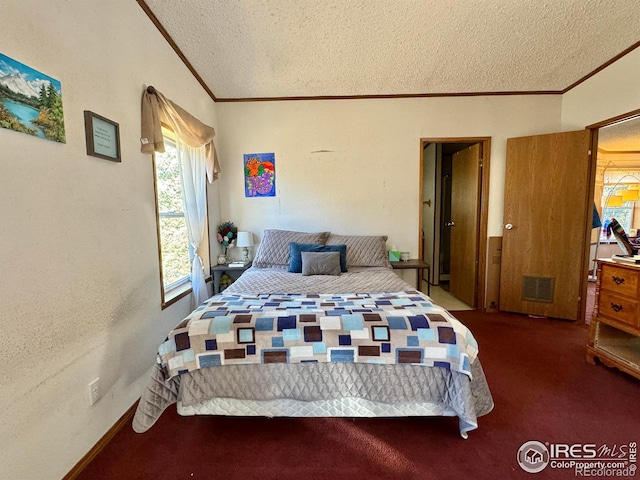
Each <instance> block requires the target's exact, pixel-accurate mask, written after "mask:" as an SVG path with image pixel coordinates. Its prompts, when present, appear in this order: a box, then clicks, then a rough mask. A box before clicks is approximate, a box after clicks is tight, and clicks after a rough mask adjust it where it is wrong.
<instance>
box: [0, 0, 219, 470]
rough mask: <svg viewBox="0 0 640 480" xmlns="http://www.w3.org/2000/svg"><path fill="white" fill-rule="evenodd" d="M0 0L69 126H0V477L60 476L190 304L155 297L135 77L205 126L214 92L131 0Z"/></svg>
mask: <svg viewBox="0 0 640 480" xmlns="http://www.w3.org/2000/svg"><path fill="white" fill-rule="evenodd" d="M45 3H46V8H45V5H44V4H45ZM1 10H2V14H1V15H2V28H0V51H1V52H2V53H3V54H5V55H8V56H10V57H12V58H14V59H16V60H18V61H21V62H23V63H26V64H27V65H29V66H31V67H34V68H36V69H38V70H40V71H42V72H44V73H46V74H48V75H51V76H53V77H54V78H57V79H58V80H60V81H61V82H62V93H63V102H64V117H65V124H66V136H67V142H66V144H58V143H55V142H50V141H46V140H42V139H39V138H35V137H30V136H28V135H25V134H21V133H17V132H13V131H11V130H7V129H0V205H2V208H1V212H2V213H0V220H1V225H2V234H1V235H0V272H2V274H1V275H0V328H1V331H2V341H1V344H2V346H1V347H0V352H1V355H0V356H1V358H2V372H3V373H2V375H1V376H0V432H1V433H2V434H1V435H0V478H2V479H5V478H6V479H20V480H28V479H38V480H40V479H45V478H51V479H57V478H61V477H62V476H64V475H65V474H66V473H67V472H68V471H69V470H70V469H71V468H72V467H73V466H74V464H75V463H76V462H77V461H78V460H79V459H80V458H81V457H82V456H83V455H84V454H85V453H87V451H88V450H89V449H90V448H91V447H92V446H93V445H94V444H95V443H96V442H97V441H98V440H99V439H100V437H101V436H102V435H103V434H104V433H105V432H106V431H107V430H108V429H109V428H110V427H111V426H112V425H113V424H114V422H115V421H116V420H117V419H118V418H119V417H120V416H121V415H122V414H123V413H124V412H125V411H126V410H127V409H128V408H129V407H130V406H131V405H132V404H133V403H134V402H135V401H136V399H137V398H138V397H139V396H140V394H141V392H142V389H143V387H144V384H145V383H146V380H147V377H148V372H149V371H150V367H151V366H152V365H153V362H154V359H155V352H156V349H157V346H158V344H159V343H160V342H161V341H162V340H163V338H164V337H165V336H166V333H167V331H168V330H169V329H170V328H171V327H172V326H173V325H175V324H176V323H177V322H178V321H179V320H180V319H181V318H182V317H184V316H185V315H186V314H187V313H188V310H189V300H190V299H189V298H188V297H187V298H185V299H184V300H182V301H180V302H179V303H177V304H176V305H174V306H172V307H169V308H168V309H167V310H165V311H161V309H160V284H159V282H160V280H159V273H158V254H157V245H156V223H155V207H154V190H153V176H152V166H151V157H150V156H149V155H143V154H141V153H140V139H139V137H140V133H139V132H140V99H141V95H142V90H143V87H144V86H145V85H148V84H153V85H155V86H156V87H157V88H158V89H159V90H160V91H162V92H163V93H164V94H165V95H167V96H168V97H169V98H171V99H172V100H174V101H175V102H176V103H178V104H179V105H181V106H183V107H184V108H186V109H187V110H189V111H190V112H192V113H193V114H194V115H195V116H197V117H199V118H200V119H201V120H203V121H204V122H205V123H208V124H210V125H213V126H216V117H215V105H214V103H213V102H212V101H211V99H210V98H209V97H208V96H207V95H206V93H205V92H204V90H203V89H202V88H201V87H200V86H199V84H198V83H197V82H196V81H195V80H194V78H193V76H192V75H191V74H190V73H189V71H188V70H187V69H186V68H185V66H184V65H183V63H182V62H181V61H180V60H179V58H178V57H177V56H176V55H175V53H174V52H173V50H172V49H171V48H170V46H169V45H168V44H167V42H166V41H165V40H164V39H163V38H162V36H161V35H160V34H159V33H158V31H157V30H156V28H155V27H154V26H153V24H152V23H151V22H150V21H149V19H148V18H147V17H146V15H145V14H144V12H143V11H142V9H141V8H140V7H139V6H138V5H137V4H136V2H134V1H131V0H110V1H108V2H95V1H92V2H87V1H84V0H67V1H65V2H42V1H41V0H8V1H6V0H5V1H3V2H2V8H1ZM83 110H91V111H93V112H96V113H98V114H100V115H102V116H105V117H107V118H109V119H111V120H113V121H115V122H118V123H119V125H120V135H121V147H122V163H114V162H110V161H106V160H101V159H98V158H94V157H89V156H87V155H86V150H85V138H84V124H83ZM210 195H211V200H212V201H211V209H212V211H211V214H212V216H211V221H212V223H214V224H217V222H218V221H219V211H218V210H217V208H218V206H217V200H218V191H217V186H216V187H214V188H213V189H211V190H210ZM96 377H100V378H101V389H102V392H103V395H104V397H103V398H102V399H101V400H100V401H99V402H98V403H96V404H95V405H94V406H91V407H90V406H89V405H88V386H87V385H88V383H89V382H90V381H92V380H93V379H94V378H96Z"/></svg>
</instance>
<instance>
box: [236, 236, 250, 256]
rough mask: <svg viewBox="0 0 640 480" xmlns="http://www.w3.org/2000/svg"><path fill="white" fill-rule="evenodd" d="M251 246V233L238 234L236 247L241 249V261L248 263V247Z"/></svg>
mask: <svg viewBox="0 0 640 480" xmlns="http://www.w3.org/2000/svg"><path fill="white" fill-rule="evenodd" d="M252 246H253V236H252V235H251V232H238V238H237V242H236V247H238V248H242V255H243V257H242V261H243V262H244V263H249V247H252Z"/></svg>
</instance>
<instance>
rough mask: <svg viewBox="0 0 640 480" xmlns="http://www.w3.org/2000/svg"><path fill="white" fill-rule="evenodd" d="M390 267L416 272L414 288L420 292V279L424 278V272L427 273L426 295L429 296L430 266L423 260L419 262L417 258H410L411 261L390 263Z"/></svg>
mask: <svg viewBox="0 0 640 480" xmlns="http://www.w3.org/2000/svg"><path fill="white" fill-rule="evenodd" d="M390 263H391V266H392V267H393V268H394V269H397V270H409V269H415V270H416V288H417V289H418V290H420V287H421V286H422V279H423V278H424V271H425V270H426V271H427V295H431V282H429V277H430V276H431V265H429V264H428V263H427V262H425V261H424V260H419V259H417V258H412V259H411V260H407V261H406V262H403V261H400V262H390Z"/></svg>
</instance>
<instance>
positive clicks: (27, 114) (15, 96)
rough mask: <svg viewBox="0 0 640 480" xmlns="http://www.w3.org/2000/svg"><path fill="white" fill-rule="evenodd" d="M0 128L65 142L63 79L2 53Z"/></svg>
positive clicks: (0, 61)
mask: <svg viewBox="0 0 640 480" xmlns="http://www.w3.org/2000/svg"><path fill="white" fill-rule="evenodd" d="M0 127H3V128H8V129H10V130H15V131H16V132H22V133H28V134H29V135H34V136H37V137H40V138H45V139H47V140H52V141H54V142H61V143H65V134H64V115H63V112H62V88H61V85H60V82H59V81H58V80H56V79H55V78H52V77H50V76H49V75H46V74H44V73H42V72H39V71H38V70H36V69H34V68H31V67H29V66H27V65H25V64H24V63H20V62H18V61H17V60H14V59H13V58H11V57H8V56H6V55H3V54H2V53H0Z"/></svg>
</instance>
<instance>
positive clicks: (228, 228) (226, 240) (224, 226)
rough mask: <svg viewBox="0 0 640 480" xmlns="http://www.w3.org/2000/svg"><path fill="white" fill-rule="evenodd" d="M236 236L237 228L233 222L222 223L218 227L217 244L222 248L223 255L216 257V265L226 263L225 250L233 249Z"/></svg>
mask: <svg viewBox="0 0 640 480" xmlns="http://www.w3.org/2000/svg"><path fill="white" fill-rule="evenodd" d="M237 235H238V228H237V227H236V226H235V225H234V224H233V222H222V223H221V224H220V225H219V226H218V235H217V236H216V238H217V239H218V243H219V244H220V245H222V246H223V247H224V254H220V255H218V265H222V264H224V263H226V262H227V249H228V248H229V247H233V246H234V245H235V242H236V236H237Z"/></svg>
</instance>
